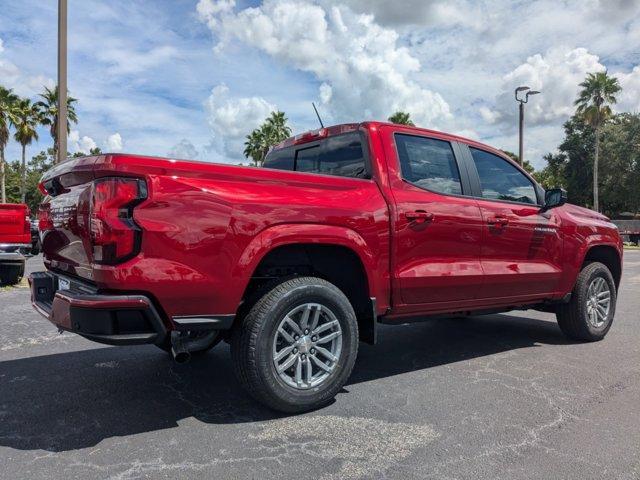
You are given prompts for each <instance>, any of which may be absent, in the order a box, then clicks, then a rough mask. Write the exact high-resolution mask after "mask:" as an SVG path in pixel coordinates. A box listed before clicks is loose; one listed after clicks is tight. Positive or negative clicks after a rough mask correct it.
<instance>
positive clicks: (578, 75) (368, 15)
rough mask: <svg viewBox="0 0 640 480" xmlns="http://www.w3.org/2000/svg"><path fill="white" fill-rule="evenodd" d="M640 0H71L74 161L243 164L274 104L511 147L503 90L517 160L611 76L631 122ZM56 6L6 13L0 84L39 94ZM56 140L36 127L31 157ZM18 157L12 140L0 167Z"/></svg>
mask: <svg viewBox="0 0 640 480" xmlns="http://www.w3.org/2000/svg"><path fill="white" fill-rule="evenodd" d="M639 4H640V2H637V1H633V0H613V1H609V2H605V1H602V2H601V1H598V0H580V1H578V0H575V1H573V0H565V1H563V2H558V1H555V0H554V1H551V0H540V1H536V2H525V1H514V2H506V1H498V0H484V1H468V0H448V1H444V0H432V1H425V0H405V1H404V2H393V3H390V2H386V1H382V0H367V1H365V0H345V1H343V2H335V1H332V0H317V1H313V2H312V1H307V0H266V1H264V2H244V1H235V2H234V1H233V0H199V1H196V0H172V1H155V0H154V1H143V0H139V1H124V0H113V1H110V2H104V1H96V0H69V11H70V17H69V88H70V92H71V94H72V95H73V96H75V97H77V98H78V99H79V103H78V106H77V110H78V115H79V118H80V121H79V123H78V124H77V125H74V126H73V127H72V129H73V132H72V135H71V137H70V140H71V141H70V149H71V150H72V151H76V150H81V151H82V150H87V149H88V148H90V147H91V146H93V145H97V146H99V147H100V148H102V149H103V150H105V151H106V150H115V151H119V150H122V151H126V152H131V153H143V154H151V155H163V156H165V155H172V156H177V157H182V158H199V159H202V160H211V161H226V162H239V161H242V158H241V150H242V142H243V137H244V135H246V133H248V132H249V131H250V130H251V129H252V128H254V127H255V126H256V125H257V124H258V123H259V122H260V121H261V120H262V119H263V118H264V117H265V116H266V115H267V114H268V113H269V111H271V110H272V109H274V108H279V109H281V110H284V111H285V112H286V113H287V115H288V117H289V118H290V121H291V123H292V126H293V128H294V131H295V132H300V131H303V130H306V129H309V128H315V127H316V120H315V116H314V113H313V110H312V108H311V102H312V101H315V102H316V103H317V104H318V105H319V108H320V110H321V112H322V114H323V116H324V117H325V123H334V122H343V121H360V120H365V119H384V118H386V117H387V116H388V115H389V114H391V113H392V112H393V110H395V109H399V108H401V109H405V110H408V111H410V112H411V113H412V116H413V117H414V119H415V120H416V121H417V123H418V124H419V125H422V126H425V127H430V128H437V129H441V130H445V131H450V132H454V133H460V134H463V135H466V136H469V137H472V138H477V139H480V140H483V141H486V142H487V143H490V144H492V145H494V146H497V147H499V148H505V149H509V150H516V149H517V136H516V129H515V126H516V123H515V113H516V105H515V102H514V101H513V97H512V90H513V87H515V86H517V85H519V84H528V85H529V86H531V87H532V88H536V89H539V90H542V91H543V94H542V95H540V96H539V97H536V98H534V99H532V101H531V103H530V104H529V106H528V107H529V108H528V111H527V137H526V138H527V142H526V158H528V159H529V160H531V161H533V162H534V164H535V165H537V166H541V165H542V160H541V159H542V155H544V154H545V153H547V152H549V151H553V150H554V149H555V148H556V147H557V145H558V143H559V141H560V139H561V138H562V129H561V125H562V122H563V121H565V120H566V119H567V118H568V116H569V115H570V114H571V112H572V110H573V107H572V102H573V100H574V98H575V95H576V92H577V88H578V87H577V84H578V83H579V82H580V81H581V80H582V79H583V78H584V75H585V74H586V72H589V71H596V70H602V69H604V68H608V69H609V71H610V72H611V73H613V74H615V75H617V76H618V77H619V79H620V82H621V83H622V85H623V88H624V91H623V95H622V96H621V98H620V102H619V106H618V109H619V110H625V111H629V110H631V111H638V110H640V67H638V65H639V64H640V6H639ZM56 8H57V1H55V0H39V1H33V0H29V1H22V2H3V5H2V12H1V13H0V42H1V43H0V83H1V84H3V85H6V86H9V87H12V88H14V90H15V91H16V92H17V93H19V94H20V95H23V96H28V97H31V98H33V99H35V98H36V95H37V93H38V92H39V91H40V90H41V88H42V85H44V84H46V85H52V84H53V82H54V79H55V76H56V25H57V23H56ZM50 144H51V139H50V137H49V135H48V132H47V131H46V130H45V129H42V131H41V132H40V141H39V142H38V143H36V144H34V145H32V146H31V147H29V150H28V153H29V155H34V154H36V153H37V152H38V151H40V150H42V149H44V148H46V147H47V146H49V145H50ZM18 156H19V149H18V146H17V145H16V144H15V142H11V143H10V145H9V148H8V152H7V158H8V159H16V158H18Z"/></svg>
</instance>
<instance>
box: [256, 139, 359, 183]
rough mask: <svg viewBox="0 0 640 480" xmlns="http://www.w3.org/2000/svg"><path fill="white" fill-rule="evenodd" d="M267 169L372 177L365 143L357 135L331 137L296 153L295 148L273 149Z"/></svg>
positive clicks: (303, 147)
mask: <svg viewBox="0 0 640 480" xmlns="http://www.w3.org/2000/svg"><path fill="white" fill-rule="evenodd" d="M294 158H295V160H294ZM264 166H265V167H266V168H276V169H279V170H294V169H295V170H296V171H298V172H307V173H322V174H324V175H338V176H341V177H359V178H367V177H368V175H367V169H366V167H365V160H364V152H363V149H362V141H361V139H360V134H359V133H357V132H354V133H347V134H345V135H337V136H335V137H329V138H327V139H326V140H323V141H322V142H320V143H318V144H316V145H313V146H304V145H303V146H300V147H298V148H297V150H295V151H294V149H293V147H288V148H283V149H280V150H273V151H272V152H271V153H269V155H267V158H266V159H265V161H264Z"/></svg>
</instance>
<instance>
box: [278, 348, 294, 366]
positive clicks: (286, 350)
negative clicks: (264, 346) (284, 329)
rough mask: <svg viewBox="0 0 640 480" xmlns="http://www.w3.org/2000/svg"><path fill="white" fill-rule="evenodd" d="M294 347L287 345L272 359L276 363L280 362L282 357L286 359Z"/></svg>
mask: <svg viewBox="0 0 640 480" xmlns="http://www.w3.org/2000/svg"><path fill="white" fill-rule="evenodd" d="M294 348H295V347H294V346H293V345H289V346H288V347H285V348H283V349H282V350H280V351H279V352H278V353H277V354H276V356H275V357H273V359H274V360H275V361H276V363H277V362H279V361H280V360H282V359H283V358H284V357H286V356H287V355H289V354H290V353H291V352H293V349H294Z"/></svg>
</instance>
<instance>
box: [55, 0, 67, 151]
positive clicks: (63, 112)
mask: <svg viewBox="0 0 640 480" xmlns="http://www.w3.org/2000/svg"><path fill="white" fill-rule="evenodd" d="M57 153H58V158H57V163H61V162H64V161H65V160H66V158H67V0H58V152H57Z"/></svg>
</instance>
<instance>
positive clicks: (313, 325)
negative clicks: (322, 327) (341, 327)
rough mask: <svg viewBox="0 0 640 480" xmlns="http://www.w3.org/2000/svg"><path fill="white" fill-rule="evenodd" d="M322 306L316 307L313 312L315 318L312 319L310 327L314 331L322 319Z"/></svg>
mask: <svg viewBox="0 0 640 480" xmlns="http://www.w3.org/2000/svg"><path fill="white" fill-rule="evenodd" d="M320 311H321V310H320V308H316V309H315V310H314V312H313V319H312V320H311V326H310V327H309V328H310V329H311V331H312V332H313V331H314V330H315V329H316V327H317V326H318V320H320Z"/></svg>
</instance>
